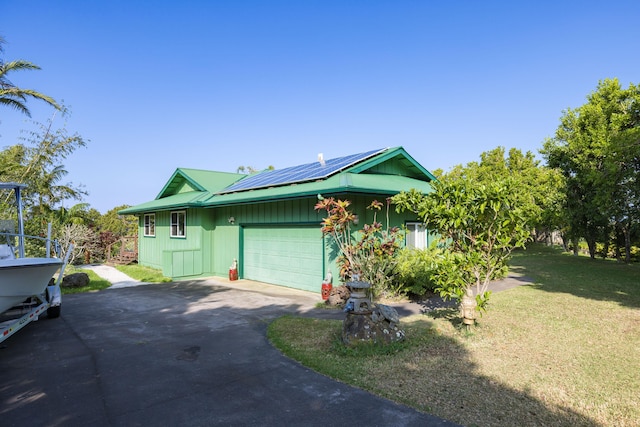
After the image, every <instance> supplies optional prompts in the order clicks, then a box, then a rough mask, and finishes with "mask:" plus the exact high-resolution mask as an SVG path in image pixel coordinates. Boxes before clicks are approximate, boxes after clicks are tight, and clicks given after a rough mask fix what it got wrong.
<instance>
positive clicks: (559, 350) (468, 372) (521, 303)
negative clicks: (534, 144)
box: [268, 246, 640, 426]
mask: <svg viewBox="0 0 640 427" xmlns="http://www.w3.org/2000/svg"><path fill="white" fill-rule="evenodd" d="M511 265H512V270H513V271H515V272H518V273H521V274H523V275H525V276H526V277H529V278H532V279H533V283H530V284H526V285H523V286H520V287H517V288H515V289H511V290H507V291H503V292H499V293H495V294H493V295H492V297H491V300H490V306H489V310H488V312H487V313H486V314H485V315H484V316H483V317H482V318H480V319H479V323H478V326H476V327H475V328H473V329H471V330H470V331H467V330H466V329H461V328H460V327H459V326H458V324H459V323H458V322H457V321H456V319H455V315H456V313H455V312H452V311H446V310H442V311H439V312H436V313H432V314H431V315H417V316H412V317H409V318H404V319H402V323H401V326H402V327H403V328H404V329H405V331H406V335H407V341H406V342H405V343H404V344H402V345H399V346H395V347H393V348H380V349H378V348H375V347H372V348H362V349H360V348H358V349H355V350H351V349H345V348H344V346H342V345H341V343H340V341H339V336H340V332H341V327H342V323H341V321H325V320H317V319H308V318H296V317H284V318H280V319H277V320H276V321H274V322H273V323H272V324H271V325H270V326H269V331H268V334H269V339H270V340H271V341H272V342H273V344H274V345H275V346H276V347H278V348H279V349H281V351H283V352H284V353H285V354H287V355H288V356H290V357H292V358H294V359H296V360H299V361H300V362H301V363H303V364H304V365H306V366H309V367H310V368H312V369H314V370H317V371H318V372H321V373H323V374H326V375H328V376H331V377H333V378H336V379H338V380H340V381H344V382H347V383H349V384H353V385H355V386H358V387H361V388H363V389H366V390H369V391H371V392H373V393H376V394H378V395H381V396H383V397H386V398H389V399H392V400H395V401H398V402H401V403H404V404H407V405H410V406H412V407H414V408H416V409H418V410H421V411H425V412H429V413H432V414H435V415H438V416H440V417H443V418H445V419H448V420H451V421H454V422H457V423H460V424H463V425H480V426H485V425H504V426H512V425H518V426H526V425H566V426H574V425H585V426H596V425H598V426H600V425H616V426H632V425H638V420H640V397H639V396H640V284H639V283H638V278H639V277H640V265H624V264H618V263H616V262H611V261H603V260H591V259H589V258H585V257H573V256H571V255H568V254H563V253H561V252H560V251H559V250H555V249H550V248H546V247H543V246H532V247H531V248H530V249H529V250H527V251H521V252H518V253H517V254H516V255H515V256H514V258H513V260H512V263H511Z"/></svg>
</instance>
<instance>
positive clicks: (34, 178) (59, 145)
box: [0, 110, 86, 223]
mask: <svg viewBox="0 0 640 427" xmlns="http://www.w3.org/2000/svg"><path fill="white" fill-rule="evenodd" d="M66 113H67V112H66V110H63V115H65V114H66ZM54 118H55V116H54ZM54 118H51V119H49V120H48V122H47V123H46V124H41V123H35V125H36V127H37V128H38V130H35V131H30V132H28V136H27V137H26V138H25V141H26V143H25V144H16V145H13V146H10V147H7V148H5V149H4V150H3V151H1V152H0V159H1V160H2V163H1V166H0V180H1V181H15V182H20V183H24V184H26V185H27V189H26V190H25V192H24V193H23V200H24V203H25V208H26V209H30V210H31V211H32V214H34V215H36V216H39V217H40V218H41V219H43V220H44V221H45V223H46V222H48V221H50V219H51V218H50V217H51V215H52V214H53V212H54V211H55V210H56V209H57V208H58V207H59V206H61V205H62V203H63V202H64V201H66V200H69V199H72V200H73V199H75V200H80V199H81V198H82V196H84V195H86V192H85V191H84V190H82V189H81V188H79V187H77V186H75V185H73V184H72V183H65V182H63V179H64V177H65V176H66V175H67V174H68V172H67V170H66V169H65V167H64V165H63V161H64V160H65V159H66V158H67V157H68V156H69V155H71V154H72V153H73V152H74V151H75V150H76V149H78V148H79V147H84V146H85V145H86V142H85V140H84V139H83V138H82V137H81V136H79V135H78V134H75V135H69V134H68V133H67V131H66V129H65V127H64V126H63V127H61V128H58V129H55V130H53V121H54Z"/></svg>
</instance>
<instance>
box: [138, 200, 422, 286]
mask: <svg viewBox="0 0 640 427" xmlns="http://www.w3.org/2000/svg"><path fill="white" fill-rule="evenodd" d="M324 196H325V197H331V196H332V195H330V194H325V195H324ZM334 197H336V198H337V199H348V200H350V201H351V202H352V205H351V206H350V208H349V209H350V210H352V211H353V212H354V213H355V214H356V215H358V217H359V224H358V225H357V226H355V227H354V229H359V228H361V227H362V226H363V225H364V224H367V223H372V222H373V220H374V215H375V219H376V220H377V221H378V222H381V223H382V224H383V225H385V226H386V224H387V210H386V196H378V197H376V196H373V195H371V196H362V195H344V194H342V195H334ZM373 200H379V201H381V202H382V203H383V204H384V205H383V208H382V209H381V210H380V211H375V212H374V211H372V210H368V209H366V208H367V206H369V205H370V204H371V202H372V201H373ZM317 202H318V200H317V198H316V197H308V198H301V199H293V200H287V201H275V202H266V203H256V204H246V205H238V206H231V207H219V208H207V209H204V208H196V209H187V210H186V212H187V220H186V221H187V222H186V225H187V228H186V237H185V238H172V237H170V235H169V232H170V213H171V211H159V212H149V213H155V216H156V227H155V228H156V235H155V236H154V237H145V236H143V232H144V215H141V217H140V220H139V237H140V238H139V245H140V246H139V249H140V250H139V263H140V264H141V265H146V266H149V267H153V268H157V269H161V270H162V272H163V274H164V275H165V276H167V277H172V278H180V277H189V276H211V275H213V276H221V277H226V276H227V275H228V272H229V267H230V265H231V263H232V262H233V260H234V259H236V260H238V261H239V265H240V266H242V256H243V246H242V242H243V231H244V228H245V227H250V226H258V225H263V226H274V227H277V226H282V225H294V226H295V225H299V226H305V225H307V226H317V227H318V228H320V223H321V221H322V218H323V217H325V216H326V212H324V211H321V212H316V211H315V210H314V206H315V204H316V203H317ZM388 214H389V226H390V227H394V226H402V225H404V223H405V222H406V221H415V220H416V218H415V217H413V215H412V214H410V213H404V214H397V213H396V212H395V210H394V209H393V207H391V208H390V209H389V212H388ZM230 219H233V221H232V222H230ZM337 255H338V253H337V249H336V247H335V245H334V244H333V243H332V241H331V240H330V238H328V237H325V238H324V250H323V257H324V259H322V260H318V262H320V263H322V264H323V272H324V273H323V274H325V275H326V273H327V272H329V271H330V272H331V273H332V274H333V277H334V284H338V283H339V274H338V268H337V266H336V263H335V259H336V257H337ZM240 274H241V275H242V270H241V271H240ZM318 286H319V285H318ZM318 289H319V288H318Z"/></svg>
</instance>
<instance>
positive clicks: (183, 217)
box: [169, 211, 187, 239]
mask: <svg viewBox="0 0 640 427" xmlns="http://www.w3.org/2000/svg"><path fill="white" fill-rule="evenodd" d="M169 230H170V231H169V233H170V234H169V235H170V236H171V237H175V238H178V239H185V238H186V237H187V211H173V212H171V217H170V226H169Z"/></svg>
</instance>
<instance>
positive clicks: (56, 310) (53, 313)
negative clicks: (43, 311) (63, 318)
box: [47, 289, 62, 319]
mask: <svg viewBox="0 0 640 427" xmlns="http://www.w3.org/2000/svg"><path fill="white" fill-rule="evenodd" d="M47 301H48V302H51V298H50V297H49V290H48V289H47ZM61 308H62V306H61V305H56V306H55V307H49V308H47V317H48V318H49V319H55V318H58V317H60V309H61Z"/></svg>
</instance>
